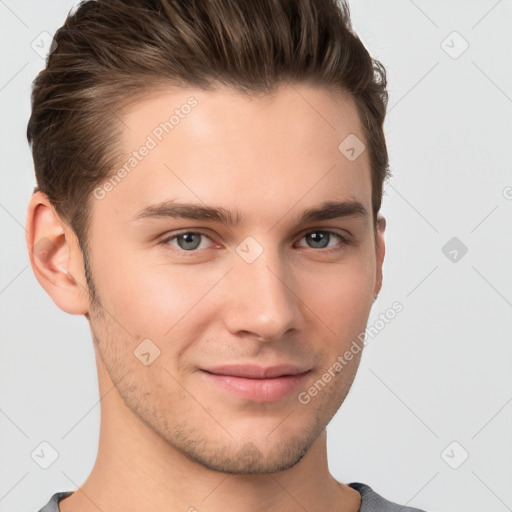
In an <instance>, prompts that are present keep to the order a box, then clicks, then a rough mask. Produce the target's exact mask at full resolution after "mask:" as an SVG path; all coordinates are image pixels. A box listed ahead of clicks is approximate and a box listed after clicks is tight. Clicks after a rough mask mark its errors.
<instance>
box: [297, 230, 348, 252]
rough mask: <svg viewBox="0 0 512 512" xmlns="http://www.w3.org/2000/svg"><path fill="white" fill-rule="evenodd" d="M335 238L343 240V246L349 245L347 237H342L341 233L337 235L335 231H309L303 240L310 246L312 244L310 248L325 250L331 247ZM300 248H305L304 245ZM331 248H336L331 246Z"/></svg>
mask: <svg viewBox="0 0 512 512" xmlns="http://www.w3.org/2000/svg"><path fill="white" fill-rule="evenodd" d="M333 237H335V238H337V239H338V240H341V241H342V242H343V244H347V243H348V240H347V239H346V238H345V237H343V236H341V235H340V234H339V233H335V232H334V231H320V230H317V231H309V232H308V233H306V234H305V235H304V236H303V237H302V239H305V240H306V241H307V243H308V244H311V245H309V247H311V248H312V249H325V248H327V247H329V242H330V241H331V240H332V239H333ZM302 239H301V240H302ZM343 244H342V245H343ZM299 247H304V245H299ZM331 247H335V246H332V245H331Z"/></svg>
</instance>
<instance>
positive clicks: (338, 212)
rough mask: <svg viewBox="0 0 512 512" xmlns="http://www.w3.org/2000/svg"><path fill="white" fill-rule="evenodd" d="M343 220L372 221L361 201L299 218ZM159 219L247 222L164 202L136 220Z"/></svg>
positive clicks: (215, 210)
mask: <svg viewBox="0 0 512 512" xmlns="http://www.w3.org/2000/svg"><path fill="white" fill-rule="evenodd" d="M343 217H356V218H360V219H362V220H366V219H367V218H368V210H367V209H366V208H365V207H364V206H363V204H362V203H360V202H359V201H325V202H323V203H322V204H320V205H319V206H317V207H314V208H309V209H307V210H304V211H303V212H302V214H301V216H300V218H299V219H298V223H299V224H306V223H310V222H318V221H322V220H329V219H338V218H343ZM159 218H176V219H189V220H204V221H213V222H220V223H222V224H227V225H230V226H235V225H239V224H241V223H242V222H243V215H242V214H241V213H240V212H238V211H237V212H235V213H234V214H233V213H232V212H231V211H229V210H226V209H225V208H222V207H212V206H203V205H198V204H190V203H179V202H175V201H164V202H162V203H158V204H154V205H150V206H147V207H146V208H144V209H143V210H141V211H139V212H138V213H137V214H136V215H135V216H134V218H133V220H140V219H159Z"/></svg>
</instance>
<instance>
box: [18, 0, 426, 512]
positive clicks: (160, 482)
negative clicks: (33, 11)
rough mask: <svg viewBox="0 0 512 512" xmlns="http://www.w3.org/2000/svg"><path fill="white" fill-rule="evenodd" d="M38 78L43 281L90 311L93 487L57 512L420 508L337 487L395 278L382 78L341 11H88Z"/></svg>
mask: <svg viewBox="0 0 512 512" xmlns="http://www.w3.org/2000/svg"><path fill="white" fill-rule="evenodd" d="M55 43H56V45H55V50H54V51H53V52H52V53H51V54H50V56H49V58H48V62H47V67H46V69H45V70H43V71H42V72H41V73H40V75H39V76H38V77H37V79H36V80H35V83H34V89H33V95H32V115H31V118H30V121H29V125H28V130H27V135H28V139H29V142H30V143H31V147H32V152H33V156H34V162H35V169H36V177H37V182H38V187H37V189H36V190H35V192H34V194H33V197H32V199H31V201H30V205H29V208H28V215H27V244H28V248H29V252H30V258H31V264H32V267H33V270H34V273H35V275H36V277H37V279H38V281H39V282H40V284H41V285H42V286H43V287H44V288H45V290H46V291H47V292H48V294H49V295H50V297H51V298H52V299H53V301H54V302H55V303H56V304H57V305H58V306H59V307H60V308H61V309H62V310H63V311H65V312H67V313H69V314H78V315H85V317H86V318H87V320H88V321H89V325H90V328H91V333H92V338H93V345H94V349H95V354H96V362H97V368H98V379H99V390H100V396H101V397H102V400H101V428H100V441H99V451H98V456H97V459H96V463H95V465H94V468H93V470H92V472H91V474H90V475H89V477H88V479H87V480H86V482H85V483H84V484H83V485H82V486H81V487H80V489H78V490H76V491H75V492H71V491H66V492H59V493H56V494H54V495H53V496H52V498H51V499H50V501H49V502H48V504H47V505H46V506H45V507H44V508H43V509H41V510H43V511H44V512H49V511H58V510H60V511H62V512H92V511H97V510H101V511H104V512H121V511H122V512H127V511H135V510H155V511H164V510H165V511H179V510H183V511H187V510H188V511H195V510H198V511H228V512H229V511H231V510H237V511H240V510H242V511H260V510H261V511H298V510H308V511H313V510H329V511H334V510H336V511H340V512H356V511H361V512H370V511H394V510H397V511H398V510H402V511H405V512H407V511H413V510H418V509H412V508H409V507H400V506H398V505H396V504H393V503H391V502H390V501H387V500H386V499H385V498H383V497H382V496H380V495H379V494H377V493H376V492H375V491H374V490H373V489H372V488H371V487H370V486H369V485H366V484H362V483H349V484H343V483H340V482H338V481H336V480H335V479H334V478H333V477H332V476H331V474H330V473H329V470H328V465H327V450H326V431H325V428H326V425H327V424H328V423H329V421H330V420H331V418H332V417H333V415H334V414H335V413H336V411H337V410H338V409H339V407H340V406H341V404H342V403H343V401H344V399H345V397H346V396H347V393H348V391H349V389H350V386H351V384H352V382H353V379H354V377H355V374H356V371H357V367H358V365H359V361H360V357H361V352H362V345H363V340H362V339H361V336H360V333H361V332H364V330H365V326H366V323H367V321H368V316H369V313H370V309H371V306H372V303H373V301H374V300H375V298H376V296H377V294H378V293H379V290H380V288H381V285H382V263H383V259H384V253H385V242H384V230H385V220H384V218H383V217H381V216H380V215H379V209H380V205H381V198H382V188H383V182H384V180H385V179H386V177H387V176H388V173H389V171H388V157H387V151H386V145H385V140H384V134H383V121H384V116H385V109H386V101H387V95H386V79H385V72H384V69H383V68H382V66H381V65H380V64H379V63H378V62H376V61H374V60H372V59H371V57H370V56H369V54H368V52H367V51H366V49H365V48H364V46H363V45H362V43H361V42H360V41H359V39H358V38H357V36H356V35H355V34H354V33H353V32H352V30H351V27H350V21H349V12H348V8H347V7H346V6H341V7H340V6H338V5H337V4H336V3H335V2H334V0H329V1H328V0H294V1H286V0H280V1H275V0H260V1H259V2H254V3H253V2H239V1H237V0H198V1H196V2H183V1H180V0H154V1H148V0H146V1H144V0H104V1H97V2H95V1H88V2H84V3H82V4H81V5H80V6H79V7H78V9H77V10H76V11H75V12H74V13H73V14H71V15H70V16H68V18H67V19H66V21H65V23H64V25H63V27H62V28H60V29H59V30H58V31H57V33H56V35H55Z"/></svg>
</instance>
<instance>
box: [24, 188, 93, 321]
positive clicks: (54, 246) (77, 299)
mask: <svg viewBox="0 0 512 512" xmlns="http://www.w3.org/2000/svg"><path fill="white" fill-rule="evenodd" d="M26 242H27V249H28V253H29V258H30V264H31V266H32V270H33V272H34V275H35V277H36V279H37V280H38V281H39V284H40V285H41V286H42V287H43V288H44V289H45V290H46V292H47V293H48V295H50V297H51V298H52V300H53V301H54V303H55V304H56V305H57V306H58V307H59V308H60V309H62V310H63V311H65V312H66V313H69V314H72V315H85V314H86V313H88V311H89V294H88V290H87V284H86V280H85V273H84V270H83V260H82V253H81V251H80V247H79V245H78V240H77V238H76V235H75V234H74V232H73V230H72V229H71V227H69V226H68V225H67V223H65V221H63V220H62V218H61V217H60V216H59V215H58V213H57V212H56V211H55V208H54V207H53V205H52V204H51V203H50V201H49V200H48V197H47V196H46V195H45V194H43V193H42V192H40V191H37V192H35V193H34V194H33V196H32V197H31V199H30V203H29V206H28V211H27V219H26Z"/></svg>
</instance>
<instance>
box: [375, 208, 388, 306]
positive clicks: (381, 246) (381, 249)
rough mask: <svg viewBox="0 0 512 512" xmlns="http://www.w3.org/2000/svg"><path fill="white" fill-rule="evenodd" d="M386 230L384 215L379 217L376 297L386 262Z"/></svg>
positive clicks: (376, 249) (376, 253)
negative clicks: (383, 265)
mask: <svg viewBox="0 0 512 512" xmlns="http://www.w3.org/2000/svg"><path fill="white" fill-rule="evenodd" d="M385 230H386V219H385V218H384V217H382V216H380V215H379V216H378V217H377V239H376V244H375V256H376V258H375V259H376V279H375V297H377V295H378V294H379V292H380V289H381V288H382V264H383V262H384V255H385V254H386V241H385V239H384V232H385Z"/></svg>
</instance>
